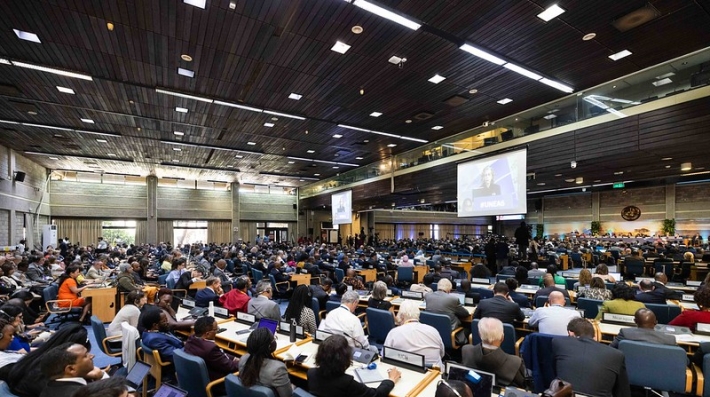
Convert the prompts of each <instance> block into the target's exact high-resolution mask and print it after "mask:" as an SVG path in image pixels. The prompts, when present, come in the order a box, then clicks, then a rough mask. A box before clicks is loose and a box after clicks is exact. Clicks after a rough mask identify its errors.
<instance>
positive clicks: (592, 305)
mask: <svg viewBox="0 0 710 397" xmlns="http://www.w3.org/2000/svg"><path fill="white" fill-rule="evenodd" d="M602 302H604V301H601V300H597V299H589V298H577V309H583V310H584V318H596V317H597V314H598V313H599V307H600V306H601V305H602Z"/></svg>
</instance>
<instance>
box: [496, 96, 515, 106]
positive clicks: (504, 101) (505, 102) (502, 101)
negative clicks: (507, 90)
mask: <svg viewBox="0 0 710 397" xmlns="http://www.w3.org/2000/svg"><path fill="white" fill-rule="evenodd" d="M497 102H498V103H500V104H501V105H505V104H507V103H511V102H513V100H512V99H510V98H504V99H501V100H500V101H497Z"/></svg>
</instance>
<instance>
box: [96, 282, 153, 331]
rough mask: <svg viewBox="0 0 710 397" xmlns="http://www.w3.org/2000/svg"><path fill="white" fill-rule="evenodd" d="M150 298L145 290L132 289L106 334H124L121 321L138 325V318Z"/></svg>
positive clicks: (134, 325)
mask: <svg viewBox="0 0 710 397" xmlns="http://www.w3.org/2000/svg"><path fill="white" fill-rule="evenodd" d="M147 301H148V298H147V297H146V296H145V294H144V293H143V291H131V292H129V293H128V295H126V303H125V304H124V305H123V307H122V308H121V310H119V311H118V313H116V317H114V318H113V321H111V324H109V326H108V329H107V330H106V336H117V335H121V334H122V329H121V323H122V322H124V321H125V322H127V323H128V324H130V325H131V326H133V327H138V318H139V317H140V315H141V308H142V307H143V305H145V304H146V302H147Z"/></svg>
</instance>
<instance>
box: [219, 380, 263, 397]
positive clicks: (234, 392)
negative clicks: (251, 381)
mask: <svg viewBox="0 0 710 397" xmlns="http://www.w3.org/2000/svg"><path fill="white" fill-rule="evenodd" d="M224 385H225V386H226V387H227V396H228V397H275V395H274V391H273V390H271V389H270V388H268V387H266V386H252V387H245V386H244V385H243V384H242V380H241V379H239V377H238V376H237V375H234V374H229V375H227V376H226V377H225V378H224Z"/></svg>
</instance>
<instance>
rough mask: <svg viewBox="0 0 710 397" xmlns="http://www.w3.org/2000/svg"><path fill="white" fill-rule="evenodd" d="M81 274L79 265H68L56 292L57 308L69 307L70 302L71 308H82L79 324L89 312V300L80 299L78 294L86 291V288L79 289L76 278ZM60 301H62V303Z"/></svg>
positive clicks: (60, 278)
mask: <svg viewBox="0 0 710 397" xmlns="http://www.w3.org/2000/svg"><path fill="white" fill-rule="evenodd" d="M80 274H81V266H79V265H69V267H68V268H66V269H65V270H64V274H62V275H61V276H60V277H59V281H57V284H58V285H59V291H58V292H57V299H59V300H60V302H57V305H58V306H59V307H69V302H66V301H67V300H70V301H71V307H83V308H84V311H82V312H81V317H79V322H81V323H83V322H84V320H85V319H86V316H87V315H88V314H89V311H90V310H91V299H89V298H87V299H84V298H81V297H79V294H80V293H81V291H83V290H85V289H86V286H84V287H79V284H78V283H77V281H76V278H77V277H79V275H80ZM61 300H64V302H62V301H61Z"/></svg>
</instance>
